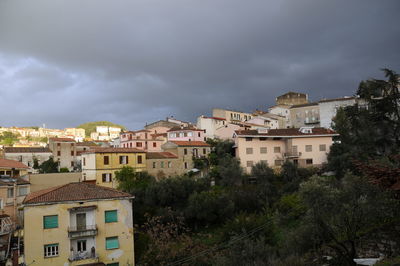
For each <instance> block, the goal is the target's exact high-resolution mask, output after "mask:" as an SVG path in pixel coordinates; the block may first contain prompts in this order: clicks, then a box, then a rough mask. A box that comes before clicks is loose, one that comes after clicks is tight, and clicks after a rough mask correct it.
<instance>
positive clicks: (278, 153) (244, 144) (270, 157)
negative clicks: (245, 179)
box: [235, 127, 337, 173]
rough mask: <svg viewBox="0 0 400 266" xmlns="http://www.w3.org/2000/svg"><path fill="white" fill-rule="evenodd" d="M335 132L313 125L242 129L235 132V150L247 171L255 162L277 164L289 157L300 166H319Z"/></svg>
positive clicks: (276, 165) (271, 165)
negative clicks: (260, 129) (313, 126)
mask: <svg viewBox="0 0 400 266" xmlns="http://www.w3.org/2000/svg"><path fill="white" fill-rule="evenodd" d="M334 136H337V134H336V133H335V132H334V131H332V130H329V129H325V128H312V127H305V128H300V129H299V128H288V129H270V130H263V131H257V130H242V131H237V132H236V136H235V147H236V148H235V152H236V157H237V158H238V159H240V163H241V166H242V167H243V168H244V169H245V170H246V172H248V173H249V172H250V171H251V168H252V167H253V165H255V164H256V163H258V162H263V163H265V164H267V165H269V166H270V167H280V166H281V165H282V164H283V162H285V161H287V160H288V161H292V162H293V163H295V164H297V165H299V166H301V167H306V166H315V167H318V166H321V165H322V164H323V163H325V162H327V155H328V153H329V150H330V147H331V145H332V143H333V142H332V138H333V137H334Z"/></svg>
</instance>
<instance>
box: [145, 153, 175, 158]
mask: <svg viewBox="0 0 400 266" xmlns="http://www.w3.org/2000/svg"><path fill="white" fill-rule="evenodd" d="M146 158H147V159H176V158H178V156H176V155H175V154H173V153H171V152H148V153H147V154H146Z"/></svg>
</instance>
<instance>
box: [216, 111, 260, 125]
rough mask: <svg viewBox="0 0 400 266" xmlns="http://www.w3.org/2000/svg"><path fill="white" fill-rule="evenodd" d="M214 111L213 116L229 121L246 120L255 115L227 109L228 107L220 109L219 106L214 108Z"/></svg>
mask: <svg viewBox="0 0 400 266" xmlns="http://www.w3.org/2000/svg"><path fill="white" fill-rule="evenodd" d="M212 113H213V117H220V118H225V119H226V121H227V122H231V121H241V122H244V121H247V120H250V119H252V118H253V115H252V114H249V113H244V112H239V111H233V110H227V109H219V108H214V109H213V111H212Z"/></svg>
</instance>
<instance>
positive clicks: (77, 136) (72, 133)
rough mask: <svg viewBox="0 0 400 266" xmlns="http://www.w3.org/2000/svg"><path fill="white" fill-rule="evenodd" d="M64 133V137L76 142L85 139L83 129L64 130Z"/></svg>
mask: <svg viewBox="0 0 400 266" xmlns="http://www.w3.org/2000/svg"><path fill="white" fill-rule="evenodd" d="M64 131H65V135H66V136H68V137H71V138H73V139H74V140H75V141H77V142H82V141H84V139H85V137H86V135H85V129H83V128H66V129H65V130H64Z"/></svg>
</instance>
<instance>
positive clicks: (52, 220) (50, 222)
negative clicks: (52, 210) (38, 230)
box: [43, 215, 58, 229]
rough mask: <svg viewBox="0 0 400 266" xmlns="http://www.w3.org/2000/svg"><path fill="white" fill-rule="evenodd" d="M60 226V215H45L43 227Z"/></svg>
mask: <svg viewBox="0 0 400 266" xmlns="http://www.w3.org/2000/svg"><path fill="white" fill-rule="evenodd" d="M57 227H58V215H49V216H43V228H44V229H51V228H57Z"/></svg>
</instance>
